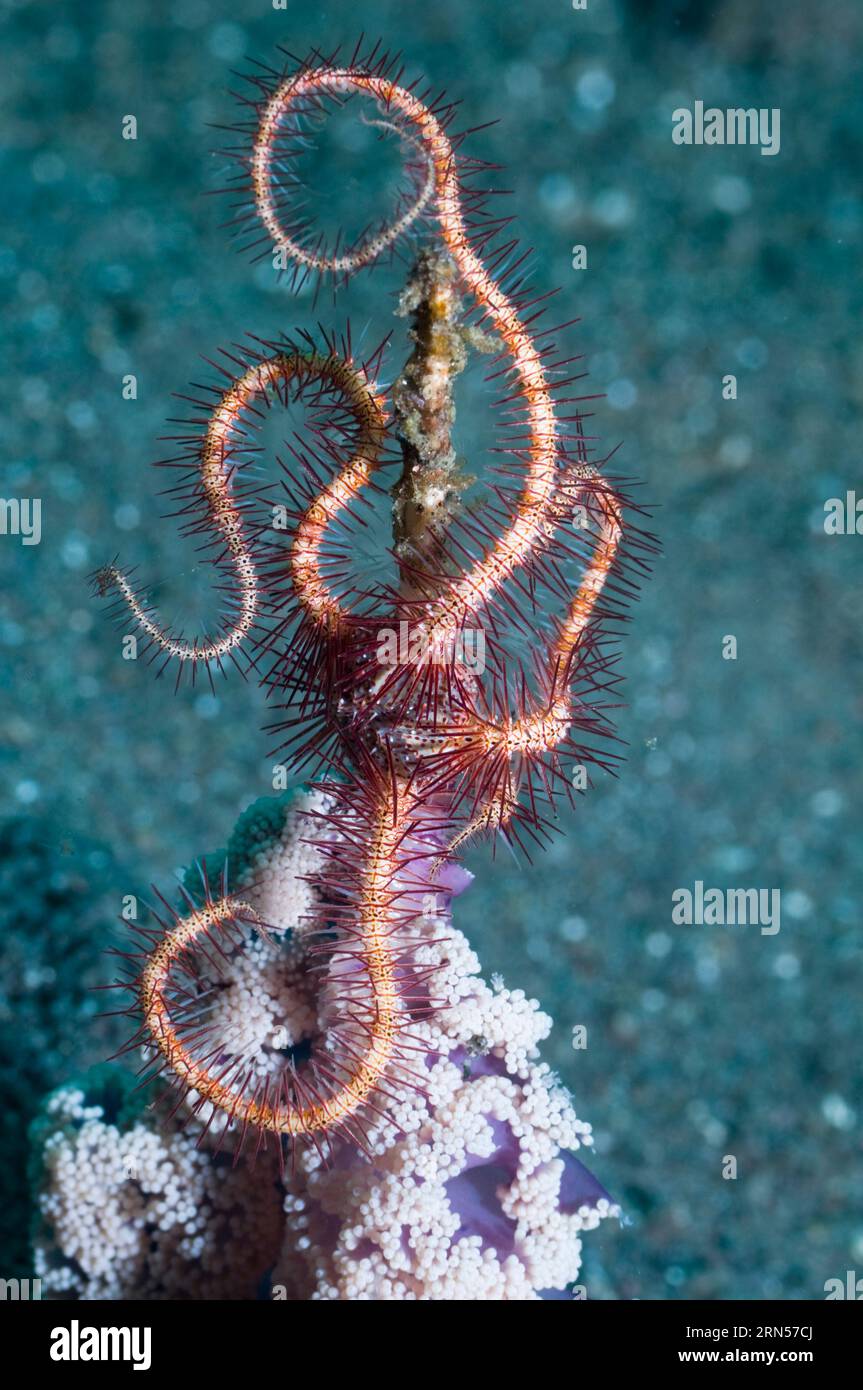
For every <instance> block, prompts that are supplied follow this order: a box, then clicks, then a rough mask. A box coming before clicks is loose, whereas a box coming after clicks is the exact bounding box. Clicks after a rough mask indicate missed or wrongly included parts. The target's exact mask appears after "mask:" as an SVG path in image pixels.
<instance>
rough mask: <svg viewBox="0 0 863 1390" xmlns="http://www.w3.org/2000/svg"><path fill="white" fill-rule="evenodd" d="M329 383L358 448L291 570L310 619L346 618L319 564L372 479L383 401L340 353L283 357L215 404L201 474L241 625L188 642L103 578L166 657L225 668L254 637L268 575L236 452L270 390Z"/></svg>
mask: <svg viewBox="0 0 863 1390" xmlns="http://www.w3.org/2000/svg"><path fill="white" fill-rule="evenodd" d="M309 380H314V381H320V382H326V383H327V384H328V385H329V386H331V387H333V388H334V389H335V390H337V391H339V392H340V393H341V395H342V396H343V398H344V400H345V403H346V404H347V406H348V409H349V410H350V412H351V413H352V415H353V416H354V419H355V421H356V424H357V441H356V449H355V452H354V454H353V456H352V457H351V459H350V460H349V462H348V463H347V465H346V466H345V467H344V469H343V470H342V471H341V472H340V473H339V475H338V476H337V477H336V478H334V479H333V480H332V481H331V482H330V483H329V484H328V486H327V487H326V488H325V489H324V490H323V491H322V492H321V494H320V496H319V497H318V498H317V499H316V501H315V502H314V503H313V504H312V505H311V506H310V507H309V508H308V510H307V512H306V514H305V516H304V517H303V518H302V520H301V522H300V525H299V527H298V529H297V533H296V535H295V537H294V541H293V545H292V549H291V557H290V565H291V572H292V579H293V586H294V590H295V592H296V595H297V599H298V601H299V603H300V605H301V606H302V607H303V608H304V609H306V611H307V612H308V614H309V616H310V618H311V619H312V620H313V621H314V622H316V623H319V624H322V625H323V624H326V625H327V627H328V630H329V631H331V632H332V631H333V629H334V627H335V626H337V625H338V623H339V621H340V619H341V617H342V614H341V609H340V605H339V603H338V601H337V600H336V598H335V597H334V596H333V594H332V593H331V592H330V590H329V589H328V588H327V586H326V584H325V583H324V581H323V579H322V578H321V576H320V572H319V568H318V562H319V557H320V547H321V543H322V540H323V536H324V532H325V530H326V527H327V526H328V525H329V523H330V522H331V521H332V519H333V517H334V516H335V515H336V514H337V512H338V511H339V510H340V509H341V508H342V507H344V506H346V505H348V503H349V502H350V500H351V497H352V496H353V494H354V493H355V492H356V491H357V489H358V488H360V487H362V486H363V485H364V484H365V483H367V482H368V480H369V477H370V475H371V473H372V471H373V469H374V468H375V467H376V466H377V463H378V461H379V457H380V452H381V448H382V445H383V439H384V431H385V411H384V405H383V401H382V399H381V398H380V396H379V395H378V394H377V392H376V391H375V389H374V387H373V386H372V385H370V384H369V382H368V381H367V380H366V378H365V375H364V373H363V372H362V371H361V370H359V369H357V368H355V367H354V366H353V365H352V364H351V363H349V362H346V361H344V360H343V359H341V358H339V357H338V356H336V355H335V354H329V355H323V354H314V353H312V354H305V353H276V354H274V355H273V356H271V357H268V358H263V359H261V360H259V361H256V362H255V363H254V364H253V365H251V366H250V367H249V368H248V369H247V370H246V371H245V372H244V373H243V374H242V375H241V376H239V377H237V378H236V379H235V380H234V381H233V382H232V383H231V385H230V386H229V388H228V389H227V390H226V391H225V392H224V394H223V395H222V397H221V399H220V400H219V402H218V404H217V405H216V407H215V409H214V411H213V413H212V415H211V417H210V420H209V423H208V425H207V430H206V434H205V437H204V441H203V444H202V446H201V451H200V476H201V486H202V491H203V496H204V499H205V503H206V507H207V515H208V518H209V521H210V523H211V525H212V527H213V529H214V531H215V532H216V533H217V534H219V535H221V536H222V537H223V538H224V541H225V548H226V551H227V553H228V555H229V557H230V562H231V565H232V567H233V570H234V576H235V581H236V594H237V607H238V612H237V616H236V619H235V620H234V622H232V623H230V624H227V625H226V626H225V628H224V629H223V631H222V632H221V633H220V634H219V635H218V636H217V637H213V638H198V639H195V640H194V641H191V642H188V641H183V640H182V639H180V638H178V637H175V636H174V635H173V633H171V631H170V630H169V629H167V628H165V627H164V625H163V624H161V623H159V622H158V621H157V620H156V619H155V618H154V616H153V614H152V612H151V610H150V609H149V607H148V606H146V605H145V604H144V603H143V602H142V601H141V598H140V596H139V595H138V593H136V591H135V589H134V587H133V585H132V583H131V580H130V579H129V577H128V575H126V574H125V573H124V572H123V571H122V570H120V569H119V568H117V566H115V565H108V566H105V567H104V568H103V569H101V570H99V571H98V572H97V574H96V577H95V579H96V586H97V589H98V592H99V593H100V594H103V595H104V594H107V593H109V592H111V591H112V590H116V591H117V592H118V593H119V595H120V597H121V598H122V599H123V600H124V601H125V604H126V606H127V607H128V609H129V611H130V612H131V614H132V616H133V618H134V619H135V622H136V624H137V626H138V627H139V629H140V630H141V631H142V632H144V633H145V634H146V636H147V637H148V638H150V640H151V641H152V642H153V643H155V645H156V646H157V647H158V649H159V650H160V651H162V652H164V653H165V656H166V659H168V660H170V659H171V658H176V659H177V660H179V661H180V663H181V664H182V663H185V662H194V663H201V662H203V663H209V662H215V663H217V664H218V663H220V662H221V660H222V659H223V658H224V657H227V656H231V655H232V653H234V652H235V650H236V649H237V648H239V647H240V646H241V644H242V643H243V642H244V640H245V639H246V638H248V637H249V635H250V633H251V631H252V629H253V627H254V625H255V621H256V619H257V617H258V615H259V613H260V610H261V606H262V597H261V590H262V576H261V570H260V566H259V564H258V563H257V561H256V559H255V554H254V551H253V547H252V542H251V539H250V537H249V535H248V532H247V529H246V528H245V527H244V525H243V518H242V512H241V509H240V508H239V507H238V506H237V505H236V503H235V501H234V499H233V496H232V484H233V479H234V475H235V473H236V467H235V466H232V464H231V448H232V445H233V444H234V443H236V442H237V440H238V438H239V436H240V435H241V434H242V422H243V419H244V412H246V411H249V410H250V409H252V408H253V407H254V404H255V401H256V399H257V398H258V397H264V398H266V397H267V396H268V393H269V392H270V391H273V392H275V393H276V394H277V395H281V398H282V399H284V397H285V393H286V392H287V389H288V387H289V386H290V385H291V383H292V382H297V383H299V384H300V386H302V385H303V384H305V383H307V382H308V381H309Z"/></svg>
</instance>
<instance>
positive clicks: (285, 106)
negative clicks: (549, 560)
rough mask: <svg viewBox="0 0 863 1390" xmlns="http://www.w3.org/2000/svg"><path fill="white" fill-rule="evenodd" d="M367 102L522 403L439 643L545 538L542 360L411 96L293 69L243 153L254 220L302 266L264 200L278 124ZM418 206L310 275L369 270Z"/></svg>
mask: <svg viewBox="0 0 863 1390" xmlns="http://www.w3.org/2000/svg"><path fill="white" fill-rule="evenodd" d="M350 93H363V94H365V95H368V96H371V97H372V98H374V99H375V100H376V101H378V102H379V103H380V105H381V106H382V107H383V108H384V109H385V111H386V112H388V113H389V112H395V113H396V114H397V115H398V116H399V117H400V118H401V119H402V120H404V121H405V122H406V124H407V129H408V130H410V131H411V133H412V134H411V137H410V138H411V139H412V142H414V143H416V144H417V145H418V146H419V147H421V149H422V151H423V152H424V154H425V157H426V159H427V161H428V164H429V168H430V169H431V170H433V173H434V200H433V205H434V210H435V212H436V215H437V219H438V223H439V226H440V232H441V237H442V239H443V242H444V244H445V246H446V248H447V250H448V251H449V253H450V255H451V256H452V258H453V261H454V263H455V265H456V267H457V269H458V273H459V276H460V279H461V281H462V283H463V284H464V285H465V286H466V288H467V290H468V291H469V292H470V294H471V295H472V296H473V298H474V299H475V301H476V303H477V304H478V305H479V306H480V308H481V311H482V314H483V319H484V320H485V321H487V322H488V323H489V324H490V326H491V327H492V328H493V329H494V330H495V331H496V332H497V334H498V335H499V337H500V339H501V340H502V342H503V344H504V345H505V347H506V349H507V352H508V353H509V355H510V357H511V359H512V363H513V368H514V371H515V375H516V378H517V381H518V388H519V393H520V394H521V396H522V397H523V399H524V403H525V413H526V423H527V430H528V436H529V444H528V446H527V448H526V449H525V455H526V458H527V473H526V477H525V479H524V485H523V488H522V492H521V495H520V498H519V501H518V505H517V508H516V514H515V516H514V517H513V520H512V522H511V524H510V525H509V526H508V527H507V529H506V530H505V531H504V533H503V534H502V535H501V536H500V537H498V538H497V539H496V540H495V541H494V543H493V544H492V546H491V547H490V549H489V550H488V552H487V553H486V554H485V555H484V556H483V557H482V558H481V559H480V560H478V561H477V562H476V563H475V564H474V565H472V566H471V567H470V569H469V570H468V571H467V572H466V573H465V574H464V575H462V576H461V577H459V578H456V579H454V580H453V581H452V582H451V583H450V584H448V585H447V586H446V587H445V588H444V589H443V590H442V591H441V593H440V594H439V595H438V596H436V597H435V598H434V599H432V600H430V602H429V608H428V612H429V619H428V629H429V639H430V640H431V641H434V642H437V641H440V642H443V641H444V640H445V636H446V634H447V633H448V632H451V631H453V630H455V629H457V628H458V627H459V626H460V625H461V624H462V623H463V621H464V619H465V617H466V616H469V615H471V614H475V613H476V612H477V611H479V610H481V609H482V608H483V606H485V605H487V604H488V603H489V602H490V601H491V600H492V599H493V597H494V595H495V594H496V593H497V592H498V591H499V590H500V588H501V586H502V585H503V584H505V583H506V581H507V580H508V578H509V577H510V575H511V574H512V573H513V571H514V570H515V569H516V568H517V567H518V566H519V565H521V564H523V563H525V562H526V561H527V560H528V559H529V557H530V555H531V553H532V552H533V550H534V549H535V548H536V547H537V546H540V545H542V544H543V543H544V542H545V538H546V524H547V521H548V517H549V515H550V512H551V509H552V506H553V501H554V495H555V472H556V457H557V429H556V422H555V416H554V408H553V405H552V400H551V393H550V389H549V386H548V383H547V381H546V376H545V370H544V367H543V362H542V356H541V354H540V352H539V350H538V349H537V347H536V345H535V344H534V342H533V339H532V337H531V335H530V333H529V332H528V330H527V329H526V328H525V327H524V325H523V324H522V322H521V320H520V318H519V315H518V311H517V310H516V308H515V305H514V304H513V303H512V301H511V300H510V299H509V298H508V296H507V295H506V294H505V293H504V291H503V290H502V289H501V288H500V287H499V286H498V284H497V283H496V281H495V280H494V278H493V277H492V276H491V275H490V274H489V272H488V271H487V270H486V268H485V266H484V265H483V263H482V261H481V259H480V258H479V256H478V255H477V254H476V252H475V251H474V249H473V247H472V245H471V239H470V236H469V233H468V230H467V227H466V226H465V222H464V218H463V215H462V208H461V191H460V187H459V176H458V170H457V164H456V157H455V153H454V150H453V147H452V144H451V142H450V140H449V138H448V136H447V134H446V132H445V130H444V127H443V125H442V124H441V122H440V121H439V120H438V119H437V117H436V116H435V115H434V114H433V112H432V111H430V110H429V108H428V107H427V106H425V105H424V103H423V102H422V101H421V100H420V99H419V98H418V97H417V96H415V95H414V93H413V92H412V91H410V90H408V89H406V88H404V87H401V86H399V85H398V84H397V83H396V82H394V81H391V80H389V79H388V78H385V77H383V76H380V75H377V74H375V73H370V72H365V71H363V70H361V69H357V68H352V67H327V66H323V67H318V68H310V69H303V70H302V71H300V72H299V73H298V74H296V75H294V76H292V77H290V78H287V79H286V80H285V81H284V82H283V83H281V84H280V85H279V87H278V88H277V89H276V91H275V92H274V93H273V94H272V95H271V96H270V98H269V100H268V101H267V102H266V104H265V105H264V107H263V109H262V112H261V116H260V121H259V125H258V129H257V133H256V136H255V140H254V145H253V149H252V155H251V175H252V188H253V192H254V197H255V205H256V208H257V212H258V215H259V217H260V219H261V221H262V223H263V224H264V226H265V228H266V229H267V231H268V232H269V234H270V236H271V237H272V239H273V243H274V246H275V247H276V248H277V249H280V250H282V251H284V253H285V255H286V257H290V258H293V259H295V260H297V261H300V262H302V263H310V258H309V253H308V252H307V251H305V250H304V248H303V247H302V246H301V245H300V244H299V243H298V242H297V241H296V240H292V239H291V237H290V236H289V235H287V233H286V232H285V231H284V229H283V227H282V224H281V220H280V214H279V209H278V206H277V197H276V194H275V192H274V178H275V173H274V165H275V163H276V150H277V147H278V141H279V138H280V130H281V127H282V125H283V123H284V122H285V121H286V120H287V119H288V118H289V117H291V116H292V115H296V114H297V113H298V112H300V111H302V103H303V102H304V101H308V100H309V99H312V100H315V99H317V98H318V97H319V96H321V95H331V96H335V97H342V96H344V95H346V94H350ZM424 206H425V202H424V200H423V197H422V196H420V197H419V198H418V199H417V201H416V202H415V203H414V204H413V205H412V207H411V208H410V209H409V210H408V212H407V213H406V214H405V216H404V217H402V218H401V219H399V220H398V222H394V223H393V224H391V225H390V226H387V227H385V228H384V229H383V230H382V231H380V232H378V233H377V234H376V235H375V236H373V237H371V238H369V239H368V240H366V241H364V242H363V243H361V244H360V246H359V247H358V248H356V249H355V250H354V251H352V252H349V253H345V254H343V255H342V256H339V257H337V256H335V255H334V256H333V257H330V258H328V257H326V256H323V255H316V256H315V257H313V258H312V260H313V261H314V267H315V268H316V269H319V270H329V271H334V272H339V271H342V272H346V273H347V272H350V271H354V270H357V269H359V268H360V267H361V266H364V265H367V264H369V263H370V262H371V261H373V260H374V259H375V258H376V257H377V256H379V255H380V253H381V252H382V251H383V250H384V249H385V248H386V247H387V246H389V245H391V244H392V242H393V241H394V240H395V239H396V237H397V236H398V235H399V234H400V233H401V231H403V230H405V227H406V225H407V223H409V222H410V221H413V220H415V219H416V217H418V216H419V214H420V212H421V211H422V209H423V207H424Z"/></svg>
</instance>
